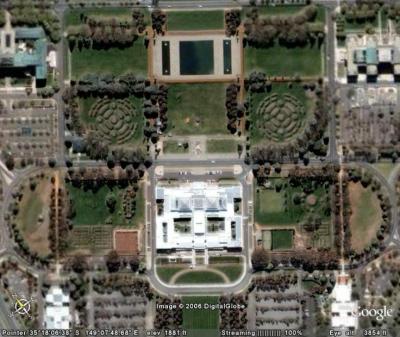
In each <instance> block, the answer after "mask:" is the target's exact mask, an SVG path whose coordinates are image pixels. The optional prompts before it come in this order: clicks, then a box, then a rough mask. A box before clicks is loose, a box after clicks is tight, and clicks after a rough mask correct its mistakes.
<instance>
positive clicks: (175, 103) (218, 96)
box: [168, 83, 228, 135]
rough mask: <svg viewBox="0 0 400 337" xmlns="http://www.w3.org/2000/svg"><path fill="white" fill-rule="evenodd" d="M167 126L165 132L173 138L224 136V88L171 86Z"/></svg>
mask: <svg viewBox="0 0 400 337" xmlns="http://www.w3.org/2000/svg"><path fill="white" fill-rule="evenodd" d="M168 127H169V130H168V131H169V132H171V133H173V134H176V135H199V134H206V135H207V134H216V133H223V134H227V133H228V130H227V118H226V111H225V85H224V84H219V83H209V84H174V85H171V86H170V87H169V91H168Z"/></svg>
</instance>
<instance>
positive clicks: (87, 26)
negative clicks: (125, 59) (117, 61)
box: [67, 10, 146, 50]
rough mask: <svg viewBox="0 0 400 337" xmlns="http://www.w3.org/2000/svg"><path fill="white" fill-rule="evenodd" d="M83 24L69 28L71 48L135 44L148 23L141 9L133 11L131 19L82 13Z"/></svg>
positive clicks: (122, 46) (68, 34)
mask: <svg viewBox="0 0 400 337" xmlns="http://www.w3.org/2000/svg"><path fill="white" fill-rule="evenodd" d="M80 20H81V24H80V25H76V26H69V27H68V29H67V38H68V45H69V48H70V49H71V50H73V49H74V48H75V47H78V48H95V49H106V48H111V47H118V48H125V47H129V46H131V45H132V44H133V42H134V41H136V40H137V38H138V36H139V35H140V34H143V32H144V30H145V28H146V23H145V20H144V14H143V13H142V12H141V11H139V10H134V11H133V12H132V19H131V21H126V20H125V21H124V20H119V21H118V20H117V19H116V18H115V17H114V18H111V19H99V18H96V17H92V16H87V15H84V14H81V16H80Z"/></svg>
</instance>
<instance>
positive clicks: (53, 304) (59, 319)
mask: <svg viewBox="0 0 400 337" xmlns="http://www.w3.org/2000/svg"><path fill="white" fill-rule="evenodd" d="M44 325H45V328H46V329H69V328H70V327H71V315H70V308H69V295H66V294H64V293H63V291H62V289H61V288H60V287H58V286H52V287H50V289H49V292H48V293H47V295H46V307H45V312H44Z"/></svg>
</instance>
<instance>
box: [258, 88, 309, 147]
mask: <svg viewBox="0 0 400 337" xmlns="http://www.w3.org/2000/svg"><path fill="white" fill-rule="evenodd" d="M256 114H257V120H256V127H257V128H258V129H259V130H261V132H262V133H263V134H264V136H265V137H266V138H267V139H269V140H271V141H274V142H282V141H286V140H289V139H290V138H292V137H293V136H294V135H296V134H297V133H298V132H299V131H301V129H302V127H303V125H304V117H305V115H306V111H305V108H304V105H303V104H302V103H301V102H300V101H299V100H298V99H297V98H296V97H294V96H292V95H289V94H283V95H278V94H272V95H269V96H267V97H266V98H264V100H263V101H262V102H261V103H260V104H259V106H258V108H257V112H256Z"/></svg>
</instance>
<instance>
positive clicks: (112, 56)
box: [71, 37, 147, 79]
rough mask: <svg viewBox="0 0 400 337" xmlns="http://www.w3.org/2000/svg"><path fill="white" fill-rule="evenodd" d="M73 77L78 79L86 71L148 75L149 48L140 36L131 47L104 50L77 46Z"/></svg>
mask: <svg viewBox="0 0 400 337" xmlns="http://www.w3.org/2000/svg"><path fill="white" fill-rule="evenodd" d="M71 57H72V60H71V66H72V77H73V78H74V79H78V78H80V77H82V75H84V74H85V73H98V74H99V73H103V74H104V73H111V74H113V75H121V74H124V73H127V72H132V73H134V74H135V75H141V76H144V77H146V76H147V50H146V47H145V45H144V40H143V38H142V37H139V38H138V39H137V40H136V41H135V42H134V44H133V45H132V46H131V47H128V48H122V49H120V48H109V49H104V50H97V49H86V48H83V49H82V50H79V49H78V48H75V49H74V50H73V51H72V53H71Z"/></svg>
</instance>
